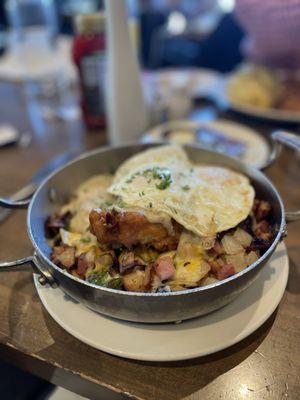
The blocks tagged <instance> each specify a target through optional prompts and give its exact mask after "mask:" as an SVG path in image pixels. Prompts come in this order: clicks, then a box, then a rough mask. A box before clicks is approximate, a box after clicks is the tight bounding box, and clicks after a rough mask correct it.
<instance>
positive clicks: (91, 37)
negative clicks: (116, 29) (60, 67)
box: [72, 12, 106, 129]
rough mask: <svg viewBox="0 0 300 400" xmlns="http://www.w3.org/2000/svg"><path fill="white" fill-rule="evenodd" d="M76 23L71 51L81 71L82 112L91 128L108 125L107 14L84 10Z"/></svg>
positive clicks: (79, 71)
mask: <svg viewBox="0 0 300 400" xmlns="http://www.w3.org/2000/svg"><path fill="white" fill-rule="evenodd" d="M75 25H76V35H75V38H74V43H73V49H72V53H73V60H74V62H75V64H76V66H77V68H78V73H79V82H80V93H81V108H82V115H83V119H84V122H85V124H86V126H87V127H88V128H89V129H101V128H104V127H105V74H106V40H105V16H104V14H103V13H100V12H98V13H92V14H81V15H78V16H77V17H76V20H75Z"/></svg>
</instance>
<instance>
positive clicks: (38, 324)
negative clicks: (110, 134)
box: [0, 84, 300, 400]
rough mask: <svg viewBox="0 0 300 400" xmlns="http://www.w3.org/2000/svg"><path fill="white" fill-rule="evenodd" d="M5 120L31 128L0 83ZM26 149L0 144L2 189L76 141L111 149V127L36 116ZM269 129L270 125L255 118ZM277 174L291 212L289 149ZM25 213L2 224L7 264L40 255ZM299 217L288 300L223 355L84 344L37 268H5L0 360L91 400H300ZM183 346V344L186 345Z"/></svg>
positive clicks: (299, 168)
mask: <svg viewBox="0 0 300 400" xmlns="http://www.w3.org/2000/svg"><path fill="white" fill-rule="evenodd" d="M0 99H1V102H0V122H11V123H13V124H15V125H16V126H17V127H19V128H20V129H22V130H28V129H30V130H32V129H33V128H32V121H29V120H28V117H27V113H26V109H25V107H24V106H23V103H22V99H21V97H20V93H19V90H18V89H17V88H16V87H14V86H12V85H9V84H1V85H0ZM33 122H34V127H35V128H34V140H33V143H32V145H31V146H30V147H29V148H27V149H20V148H16V147H10V148H6V149H1V150H0V154H1V156H0V187H1V195H9V194H11V193H13V192H14V191H15V190H17V189H18V188H20V187H21V186H22V185H24V184H25V183H26V182H27V181H28V180H29V179H30V177H31V175H32V174H33V173H34V172H35V171H37V169H38V168H39V167H41V166H42V165H43V163H45V162H46V161H47V160H49V159H51V157H53V156H54V155H55V154H57V153H59V152H62V151H65V150H66V149H69V148H70V147H72V148H73V147H75V148H83V149H84V148H92V147H95V146H99V145H102V144H103V143H104V142H105V141H106V138H105V135H104V133H88V134H85V132H84V129H83V127H82V126H81V125H80V124H79V123H78V122H76V123H68V124H66V123H51V124H48V125H46V124H45V123H43V122H42V121H41V120H39V119H38V117H37V115H35V119H34V121H33ZM255 126H257V128H259V129H261V130H262V131H264V132H265V131H267V130H269V129H271V127H270V126H266V125H265V126H262V125H258V124H256V125H255ZM268 175H269V176H270V178H271V179H272V181H273V182H274V183H275V185H277V187H278V188H279V190H280V192H281V193H282V196H283V199H284V201H285V205H286V207H287V208H288V209H293V208H294V209H295V208H297V207H299V205H300V187H299V177H300V161H299V158H297V157H296V156H295V153H293V152H292V151H290V150H285V151H284V152H283V154H282V156H281V158H280V160H279V162H277V163H276V164H275V165H274V166H272V167H271V168H270V169H269V170H268ZM25 216H26V212H25V211H17V212H14V214H13V215H11V216H10V218H9V219H8V220H7V221H5V222H4V223H3V224H2V225H1V226H0V257H1V260H9V259H15V258H17V257H22V256H27V255H29V254H30V253H31V245H30V243H29V240H28V238H27V235H26V223H25ZM299 229H300V226H299V223H294V224H292V225H290V227H289V234H288V237H287V239H286V244H287V247H288V251H289V257H290V267H291V271H290V278H289V281H288V285H287V289H286V292H285V295H284V297H283V300H282V302H281V304H280V306H279V307H278V309H277V310H276V311H275V312H274V314H273V315H272V316H271V317H270V318H269V319H268V320H267V322H266V323H265V324H264V325H263V326H262V327H261V328H260V329H258V330H257V331H256V332H254V333H253V334H252V335H251V336H249V337H248V338H247V339H245V340H243V341H242V342H240V343H238V344H237V345H235V346H232V347H231V348H229V349H227V350H224V351H221V352H219V353H216V354H214V355H211V356H208V357H203V358H198V359H196V360H190V361H185V362H174V363H159V364H157V363H149V362H139V361H129V360H125V359H121V358H118V357H114V356H111V355H109V354H105V353H102V352H101V351H97V350H94V349H93V348H91V347H88V346H87V345H85V344H83V343H81V342H79V341H78V340H76V339H75V338H73V337H72V336H70V335H69V334H68V333H66V332H65V331H64V330H63V329H62V328H61V327H60V326H59V325H57V324H56V323H55V322H54V321H53V320H52V318H51V317H50V316H49V315H48V314H47V312H46V311H45V310H44V308H43V306H42V305H41V303H40V301H39V298H38V296H37V294H36V292H35V289H34V286H33V282H32V274H31V272H30V270H29V269H28V270H27V271H18V272H3V273H1V274H0V358H1V359H2V360H5V361H7V362H9V363H13V364H15V365H17V366H19V367H21V368H23V369H25V370H27V371H30V372H32V373H34V374H36V375H38V376H40V377H43V378H45V379H47V380H49V381H51V382H54V383H55V384H58V385H61V386H64V387H66V388H68V389H71V390H73V391H75V392H77V393H80V394H82V395H84V396H86V397H89V398H91V399H105V400H107V399H122V398H123V399H124V398H134V399H145V400H171V399H172V400H179V399H190V400H196V399H197V400H200V399H201V400H202V399H203V400H209V399H212V400H215V399H228V400H232V399H255V400H256V399H285V398H287V399H295V400H296V399H299V398H300V378H299V376H300V296H299V291H300V252H299ZM178 345H180V344H178Z"/></svg>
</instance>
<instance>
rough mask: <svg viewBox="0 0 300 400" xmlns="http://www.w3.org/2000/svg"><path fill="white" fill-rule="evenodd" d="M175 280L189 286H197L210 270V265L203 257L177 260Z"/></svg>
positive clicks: (179, 283)
mask: <svg viewBox="0 0 300 400" xmlns="http://www.w3.org/2000/svg"><path fill="white" fill-rule="evenodd" d="M175 265H176V273H175V277H174V281H175V282H176V283H177V284H178V285H184V286H187V287H194V286H197V284H198V282H199V281H200V280H201V279H202V278H204V277H205V276H206V275H207V274H208V272H209V271H210V269H211V268H210V265H209V264H208V263H207V262H206V261H204V260H203V259H201V258H193V259H188V260H180V261H179V260H178V259H177V260H176V264H175Z"/></svg>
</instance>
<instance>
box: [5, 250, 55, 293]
mask: <svg viewBox="0 0 300 400" xmlns="http://www.w3.org/2000/svg"><path fill="white" fill-rule="evenodd" d="M26 264H30V265H31V267H32V268H33V270H34V272H37V273H38V274H39V275H40V276H39V278H38V280H39V283H40V284H41V285H45V284H46V283H49V284H50V285H51V286H54V285H55V281H54V278H53V276H52V275H51V274H50V272H49V271H48V269H46V268H45V267H43V266H42V264H41V262H40V261H39V260H38V257H37V255H36V253H34V254H33V255H32V256H29V257H25V258H20V259H18V260H14V261H8V262H0V272H4V271H15V270H19V269H21V268H20V267H22V266H24V265H26Z"/></svg>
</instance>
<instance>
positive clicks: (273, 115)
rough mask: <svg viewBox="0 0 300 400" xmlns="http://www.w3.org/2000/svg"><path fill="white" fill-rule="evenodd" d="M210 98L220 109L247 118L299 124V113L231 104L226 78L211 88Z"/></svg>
mask: <svg viewBox="0 0 300 400" xmlns="http://www.w3.org/2000/svg"><path fill="white" fill-rule="evenodd" d="M211 96H212V98H214V99H215V101H216V102H217V103H218V104H219V106H220V107H221V108H225V109H227V108H230V109H231V110H233V111H236V112H238V113H240V114H243V115H246V116H248V117H254V118H260V119H264V120H267V121H275V122H288V123H295V124H298V123H300V112H297V111H288V110H277V109H275V108H259V107H255V106H252V105H247V104H237V103H234V102H232V101H231V100H230V99H229V98H228V96H227V94H226V78H222V79H220V80H219V82H217V83H216V84H215V86H214V87H211Z"/></svg>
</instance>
